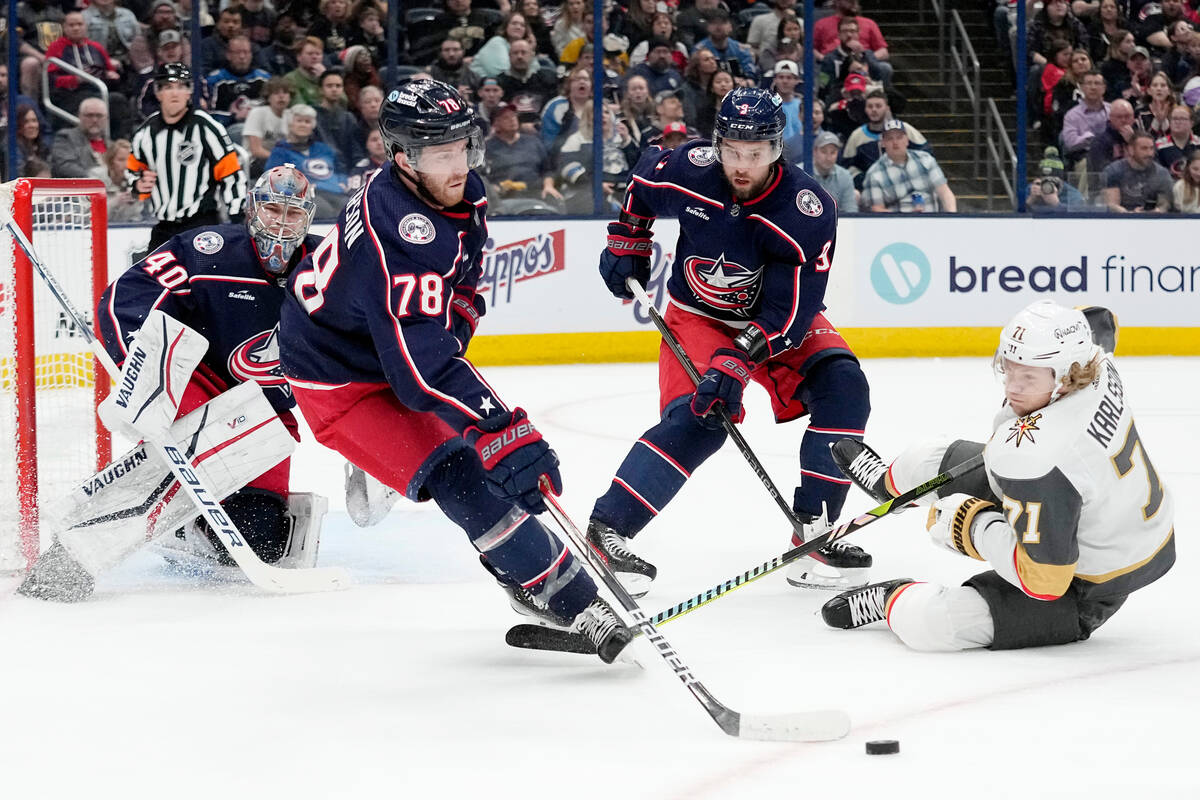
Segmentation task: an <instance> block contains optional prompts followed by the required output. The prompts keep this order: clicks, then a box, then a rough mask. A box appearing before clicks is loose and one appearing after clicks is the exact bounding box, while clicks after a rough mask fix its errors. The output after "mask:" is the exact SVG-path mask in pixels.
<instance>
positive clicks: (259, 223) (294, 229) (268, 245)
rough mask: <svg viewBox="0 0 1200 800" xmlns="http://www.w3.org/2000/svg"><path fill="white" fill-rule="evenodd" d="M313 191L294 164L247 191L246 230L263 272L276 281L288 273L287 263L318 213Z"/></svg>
mask: <svg viewBox="0 0 1200 800" xmlns="http://www.w3.org/2000/svg"><path fill="white" fill-rule="evenodd" d="M314 198H315V190H314V189H313V187H312V184H311V183H309V181H308V178H306V177H304V173H303V172H301V171H300V170H298V169H296V166H295V165H294V164H284V165H283V166H282V167H272V168H271V169H269V170H267V171H266V172H264V173H263V174H262V176H261V177H259V179H258V181H257V182H256V183H255V184H254V188H253V189H251V190H250V199H249V202H248V203H247V205H246V226H247V227H248V228H249V229H250V237H251V238H252V239H253V240H254V247H255V248H256V249H257V250H258V258H259V261H261V262H262V265H263V269H265V270H266V271H267V272H269V273H270V274H271V275H274V276H276V277H283V276H284V275H286V274H287V272H288V262H290V261H291V258H292V254H293V253H295V252H296V247H297V246H299V244H300V242H302V241H304V237H305V236H306V235H307V234H308V226H309V225H311V224H312V221H313V215H314V214H315V213H316V211H317V203H316V200H315V199H314Z"/></svg>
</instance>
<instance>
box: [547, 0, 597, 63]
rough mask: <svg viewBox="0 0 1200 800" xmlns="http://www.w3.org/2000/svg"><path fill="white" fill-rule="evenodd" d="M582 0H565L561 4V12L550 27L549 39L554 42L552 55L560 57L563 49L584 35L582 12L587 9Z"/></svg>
mask: <svg viewBox="0 0 1200 800" xmlns="http://www.w3.org/2000/svg"><path fill="white" fill-rule="evenodd" d="M587 7H588V6H587V4H586V3H585V2H584V0H567V1H566V2H565V3H563V4H562V12H561V13H560V14H559V15H558V21H557V22H555V23H554V27H553V28H551V29H550V41H551V42H552V43H553V44H554V55H555V56H556V57H561V56H562V52H563V49H564V48H565V47H566V46H567V45H568V44H570V43H571V42H573V41H575V40H576V39H582V38H583V37H584V36H585V35H586V31H585V30H584V22H583V14H584V12H585V11H586V10H587Z"/></svg>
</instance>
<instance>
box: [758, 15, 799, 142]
mask: <svg viewBox="0 0 1200 800" xmlns="http://www.w3.org/2000/svg"><path fill="white" fill-rule="evenodd" d="M764 16H765V15H764ZM799 81H800V68H799V67H798V66H796V62H795V61H779V62H777V63H776V64H775V77H774V79H773V80H772V81H771V86H772V87H773V88H774V89H775V93H776V94H778V95H779V98H780V100H782V101H783V118H784V119H785V120H786V122H787V124H786V126H785V127H784V129H783V138H784V139H790V138H791V137H793V136H795V135H796V134H798V133H800V132H801V131H802V130H804V128H803V127H802V126H801V124H800V98H799V97H797V96H796V84H797V83H798V82H799Z"/></svg>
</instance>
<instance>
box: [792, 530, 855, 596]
mask: <svg viewBox="0 0 1200 800" xmlns="http://www.w3.org/2000/svg"><path fill="white" fill-rule="evenodd" d="M797 516H798V517H799V518H800V521H801V523H802V524H801V526H800V530H799V531H798V532H797V533H798V534H799V535H800V536H802V537H803V538H804V541H806V542H807V541H809V540H810V539H812V538H814V537H816V536H820V535H821V534H823V533H825V532H826V531H827V530H829V518H828V516H827V515H826V513H825V512H824V511H822V512H821V516H819V517H813V516H810V515H806V514H797ZM872 563H874V560H873V559H872V558H871V554H870V553H868V552H867V551H866V550H863V549H862V548H861V547H858V546H857V545H853V544H847V543H845V542H833V543H832V544H827V545H825V546H824V547H822V548H820V549H819V550H816V551H814V552H813V553H810V554H809V555H807V556H805V557H804V558H800V559H797V560H796V561H795V563H793V564H792V565H791V566H790V567H788V571H787V582H788V583H790V584H791V585H792V586H798V587H800V588H803V589H830V590H832V591H836V592H841V591H845V590H847V589H857V588H859V587H861V586H865V585H866V583H867V570H868V569H869V568H870V566H871V564H872Z"/></svg>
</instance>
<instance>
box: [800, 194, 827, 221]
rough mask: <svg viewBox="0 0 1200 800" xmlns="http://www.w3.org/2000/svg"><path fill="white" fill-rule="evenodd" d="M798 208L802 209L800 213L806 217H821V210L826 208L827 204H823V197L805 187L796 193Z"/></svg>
mask: <svg viewBox="0 0 1200 800" xmlns="http://www.w3.org/2000/svg"><path fill="white" fill-rule="evenodd" d="M796 208H798V209H800V213H801V214H803V215H804V216H806V217H819V216H821V212H823V211H824V210H825V206H824V205H822V204H821V199H820V198H819V197H817V196H816V195H815V194H814V193H813V192H812V190H810V189H805V190H804V191H802V192H800V194H798V195H796Z"/></svg>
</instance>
